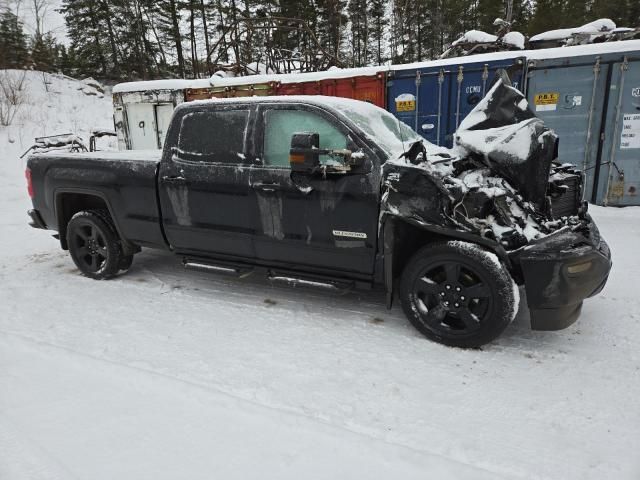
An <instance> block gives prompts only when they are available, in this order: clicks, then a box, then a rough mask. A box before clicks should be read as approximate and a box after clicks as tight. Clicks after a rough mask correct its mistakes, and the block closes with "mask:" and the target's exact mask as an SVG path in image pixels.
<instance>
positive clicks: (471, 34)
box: [451, 30, 498, 47]
mask: <svg viewBox="0 0 640 480" xmlns="http://www.w3.org/2000/svg"><path fill="white" fill-rule="evenodd" d="M496 40H498V37H497V36H495V35H492V34H490V33H487V32H483V31H482V30H469V31H468V32H465V33H464V35H462V36H461V37H460V38H459V39H457V40H456V41H455V42H453V43H452V44H451V46H452V47H455V46H456V45H460V44H461V43H492V42H495V41H496Z"/></svg>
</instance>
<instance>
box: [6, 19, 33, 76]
mask: <svg viewBox="0 0 640 480" xmlns="http://www.w3.org/2000/svg"><path fill="white" fill-rule="evenodd" d="M27 57H28V52H27V41H26V37H25V34H24V31H23V29H22V23H21V22H20V20H19V19H18V17H17V16H16V15H15V14H14V13H13V12H11V11H10V10H9V9H8V8H7V9H5V10H3V11H2V12H0V68H22V67H24V66H25V65H26V64H27V60H28V58H27Z"/></svg>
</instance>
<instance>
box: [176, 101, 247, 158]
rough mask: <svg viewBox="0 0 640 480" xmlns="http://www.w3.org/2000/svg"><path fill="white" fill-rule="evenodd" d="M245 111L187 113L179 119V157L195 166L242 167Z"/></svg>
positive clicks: (245, 122) (245, 126) (245, 125)
mask: <svg viewBox="0 0 640 480" xmlns="http://www.w3.org/2000/svg"><path fill="white" fill-rule="evenodd" d="M248 118H249V112H248V111H247V110H226V111H217V112H216V111H208V112H193V113H188V114H186V115H185V116H184V118H183V119H182V125H181V126H180V137H179V139H178V149H179V150H180V157H181V158H183V159H185V160H191V161H196V162H223V163H243V162H244V159H245V155H244V136H245V130H246V128H247V119H248Z"/></svg>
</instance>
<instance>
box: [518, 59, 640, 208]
mask: <svg viewBox="0 0 640 480" xmlns="http://www.w3.org/2000/svg"><path fill="white" fill-rule="evenodd" d="M527 85H528V92H527V98H528V100H529V103H530V105H531V108H532V110H534V112H535V113H536V115H538V116H539V117H540V118H542V119H543V120H544V121H545V123H546V124H547V125H548V126H549V127H550V128H552V129H553V130H554V131H555V132H556V133H557V134H558V135H559V137H560V143H559V152H558V153H559V160H560V161H561V162H567V163H573V164H575V165H577V166H578V167H580V168H581V169H582V170H583V171H584V173H585V197H584V198H585V199H586V200H589V201H591V202H593V203H597V204H601V205H602V204H604V205H607V204H608V205H638V204H639V203H640V198H638V188H639V187H640V51H636V52H633V51H631V52H622V53H603V54H601V55H596V54H593V55H584V56H578V57H565V58H556V59H539V60H530V61H529V62H528V73H527Z"/></svg>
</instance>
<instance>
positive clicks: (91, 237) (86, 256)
mask: <svg viewBox="0 0 640 480" xmlns="http://www.w3.org/2000/svg"><path fill="white" fill-rule="evenodd" d="M67 245H68V246H69V253H70V254H71V258H72V259H73V262H74V263H75V264H76V266H77V267H78V269H79V270H80V271H81V272H82V273H83V274H84V275H85V276H87V277H89V278H93V279H95V280H104V279H108V278H111V277H113V276H115V275H116V274H117V273H118V270H120V268H121V266H122V265H123V255H122V247H121V243H120V237H119V236H118V233H117V232H116V229H115V226H114V225H113V221H112V220H111V217H110V216H109V213H108V212H107V211H104V210H86V211H82V212H78V213H76V214H75V215H74V216H73V217H72V218H71V220H70V221H69V224H68V225H67Z"/></svg>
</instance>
